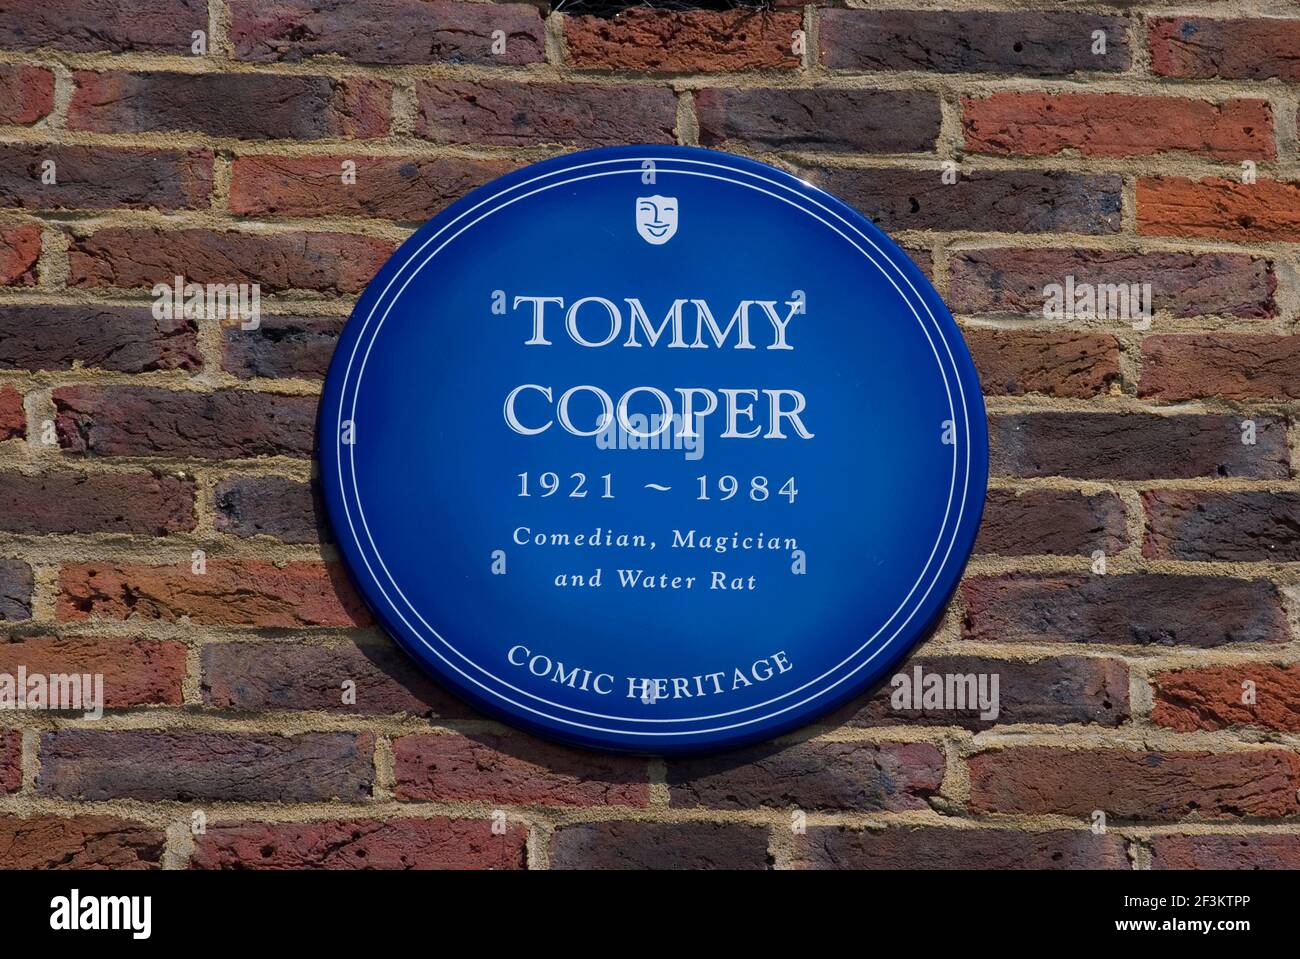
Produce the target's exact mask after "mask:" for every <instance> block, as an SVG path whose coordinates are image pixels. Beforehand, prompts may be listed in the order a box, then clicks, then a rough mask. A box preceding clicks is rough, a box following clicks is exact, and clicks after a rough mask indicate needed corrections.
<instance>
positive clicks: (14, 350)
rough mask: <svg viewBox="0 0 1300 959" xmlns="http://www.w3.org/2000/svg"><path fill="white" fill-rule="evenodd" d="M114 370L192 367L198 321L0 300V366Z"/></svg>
mask: <svg viewBox="0 0 1300 959" xmlns="http://www.w3.org/2000/svg"><path fill="white" fill-rule="evenodd" d="M74 366H77V367H84V368H94V369H103V370H114V371H117V372H119V373H147V372H149V371H152V370H189V371H195V370H198V369H200V368H201V367H202V366H203V354H202V353H201V352H199V341H198V324H197V323H195V322H194V321H193V320H186V319H174V320H166V319H163V320H160V319H155V318H154V315H153V311H152V310H150V309H148V308H147V307H142V308H135V307H119V306H80V305H78V306H48V305H39V306H35V305H26V304H17V303H13V304H4V305H0V369H5V370H70V369H72V368H73V367H74Z"/></svg>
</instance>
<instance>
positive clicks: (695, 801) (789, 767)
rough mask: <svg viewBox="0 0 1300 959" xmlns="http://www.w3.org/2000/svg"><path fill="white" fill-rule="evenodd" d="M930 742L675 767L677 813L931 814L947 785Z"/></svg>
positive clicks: (811, 747)
mask: <svg viewBox="0 0 1300 959" xmlns="http://www.w3.org/2000/svg"><path fill="white" fill-rule="evenodd" d="M943 769H944V760H943V753H942V752H941V751H940V750H938V749H936V748H935V747H934V746H931V745H929V744H928V743H835V742H811V741H810V742H802V743H794V744H789V745H772V744H763V745H761V746H754V747H749V748H747V749H743V750H737V751H732V752H727V753H721V754H718V755H711V756H697V757H689V758H681V759H678V758H670V759H669V760H668V772H667V781H668V792H669V796H670V800H669V801H670V803H671V804H672V805H673V806H707V807H710V808H715V809H755V808H758V807H760V806H769V807H773V808H777V809H786V808H789V807H791V806H797V807H798V808H800V809H806V810H816V809H841V810H852V811H855V812H880V811H890V812H893V811H901V810H905V809H928V808H929V805H928V803H927V799H928V798H929V797H930V796H932V795H933V794H934V793H936V792H938V790H939V785H940V783H942V781H943Z"/></svg>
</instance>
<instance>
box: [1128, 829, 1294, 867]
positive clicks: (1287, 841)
mask: <svg viewBox="0 0 1300 959" xmlns="http://www.w3.org/2000/svg"><path fill="white" fill-rule="evenodd" d="M1147 844H1148V846H1149V847H1150V849H1151V868H1152V869H1300V836H1298V835H1296V834H1295V833H1266V832H1256V833H1244V834H1243V833H1234V834H1232V835H1227V836H1222V835H1220V836H1215V835H1202V836H1152V837H1151V838H1150V839H1149V840H1147Z"/></svg>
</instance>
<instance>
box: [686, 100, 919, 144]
mask: <svg viewBox="0 0 1300 959" xmlns="http://www.w3.org/2000/svg"><path fill="white" fill-rule="evenodd" d="M695 112H696V115H697V116H698V117H699V127H700V145H701V146H706V147H716V146H719V145H721V144H742V145H745V146H751V147H756V148H759V149H764V150H830V151H841V152H846V153H856V152H865V153H918V152H925V151H930V150H933V149H934V148H935V143H936V142H937V140H938V138H939V123H940V119H941V118H940V115H939V98H938V96H937V95H936V94H934V93H929V92H925V91H920V90H842V89H835V88H833V87H815V88H813V89H811V90H774V89H762V90H740V89H714V90H700V91H699V92H697V93H696V94H695Z"/></svg>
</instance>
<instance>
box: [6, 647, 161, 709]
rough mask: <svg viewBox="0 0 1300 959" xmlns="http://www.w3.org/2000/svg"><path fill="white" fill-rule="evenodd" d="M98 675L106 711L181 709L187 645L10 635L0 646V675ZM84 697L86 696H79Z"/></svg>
mask: <svg viewBox="0 0 1300 959" xmlns="http://www.w3.org/2000/svg"><path fill="white" fill-rule="evenodd" d="M20 666H22V667H26V669H27V672H28V673H29V674H31V673H44V674H45V675H53V674H55V673H77V674H87V673H89V674H91V675H95V674H97V673H98V674H100V675H102V676H103V677H104V703H103V705H104V706H106V707H107V708H109V709H121V708H124V707H127V706H139V705H144V704H160V705H165V706H179V705H180V704H181V700H182V693H181V684H182V683H183V682H184V681H185V646H184V644H183V643H178V642H173V641H171V640H165V641H159V640H152V639H107V638H105V639H99V638H91V637H78V636H11V637H10V638H9V641H8V642H0V673H8V674H9V675H16V674H17V672H18V668H19V667H20ZM83 695H84V694H83Z"/></svg>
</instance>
